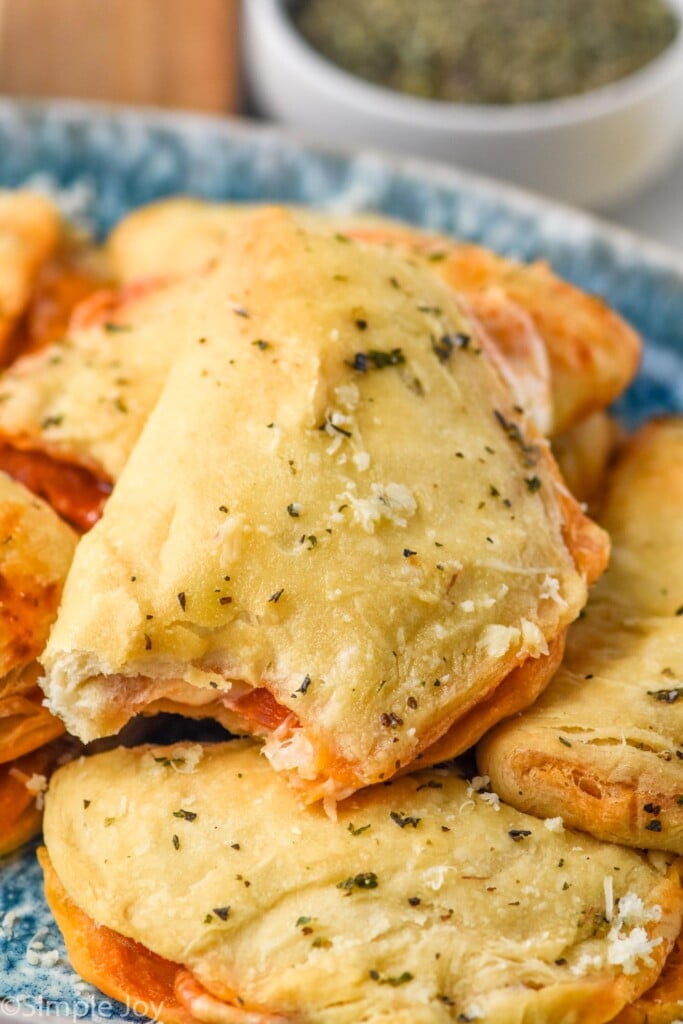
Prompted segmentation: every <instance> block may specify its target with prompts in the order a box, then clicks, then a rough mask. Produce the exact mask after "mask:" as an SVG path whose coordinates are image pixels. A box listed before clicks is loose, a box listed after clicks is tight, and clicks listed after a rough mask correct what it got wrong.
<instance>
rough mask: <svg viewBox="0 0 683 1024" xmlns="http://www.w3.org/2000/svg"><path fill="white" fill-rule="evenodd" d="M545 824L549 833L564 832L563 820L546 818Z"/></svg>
mask: <svg viewBox="0 0 683 1024" xmlns="http://www.w3.org/2000/svg"><path fill="white" fill-rule="evenodd" d="M543 824H544V825H545V827H546V828H547V829H548V832H564V822H563V820H562V818H546V819H545V821H544V822H543Z"/></svg>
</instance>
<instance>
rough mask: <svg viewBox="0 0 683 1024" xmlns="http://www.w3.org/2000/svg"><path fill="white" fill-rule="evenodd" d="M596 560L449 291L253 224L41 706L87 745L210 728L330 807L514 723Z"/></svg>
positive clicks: (344, 244)
mask: <svg viewBox="0 0 683 1024" xmlns="http://www.w3.org/2000/svg"><path fill="white" fill-rule="evenodd" d="M605 558H606V540H605V537H604V534H603V533H602V532H601V531H600V530H599V529H598V528H597V527H596V526H595V525H594V524H592V523H590V521H588V520H587V519H586V518H585V517H584V516H583V514H582V513H581V512H580V510H579V508H578V506H577V505H576V503H575V502H574V500H573V499H572V498H571V497H570V496H569V495H568V493H567V492H566V490H565V488H564V487H563V485H562V484H561V482H560V481H559V478H558V476H557V471H556V467H555V465H554V463H553V461H552V458H551V456H550V454H549V450H548V447H547V444H546V443H545V442H544V441H543V440H542V439H541V438H540V437H539V436H537V435H536V434H534V432H533V429H532V427H531V426H530V425H529V424H528V423H526V422H525V421H524V420H523V419H522V418H520V417H519V416H518V414H517V413H516V412H515V410H514V409H513V408H512V405H511V398H510V395H509V392H508V391H507V389H506V387H505V385H504V382H503V381H502V380H501V379H500V378H499V376H498V374H497V372H496V369H495V366H494V365H493V364H492V363H491V362H490V361H489V358H488V356H487V351H486V349H485V348H483V347H482V346H481V345H480V344H479V342H478V340H477V338H476V336H474V335H473V334H472V332H471V328H470V325H469V324H468V322H467V321H466V320H465V319H464V318H463V317H462V315H461V313H460V311H459V309H458V306H457V304H456V302H455V299H454V296H453V293H452V291H451V290H450V289H449V288H448V287H447V286H446V285H445V284H443V283H442V282H440V281H439V280H438V279H437V278H435V277H434V275H432V274H431V273H429V272H427V271H422V270H420V269H419V268H416V267H414V266H413V265H412V264H411V263H409V262H407V261H406V260H405V259H404V258H402V257H401V256H400V255H397V254H393V253H390V252H384V251H379V250H375V249H372V248H369V247H364V246H358V245H356V244H354V243H353V242H352V241H350V240H349V239H347V238H346V237H343V236H339V237H334V236H323V235H322V234H316V233H308V232H306V231H305V230H303V229H302V228H301V227H299V226H298V225H297V223H296V221H295V220H294V219H293V218H292V217H291V216H290V215H289V214H287V213H286V212H285V211H278V210H267V211H264V212H263V213H261V214H257V215H255V216H254V217H253V218H252V219H251V220H250V221H248V222H247V221H245V223H244V226H243V229H242V232H241V233H240V234H239V237H236V239H235V240H234V242H233V244H231V246H230V247H228V249H227V250H226V253H225V256H224V260H223V261H222V262H221V264H220V266H218V267H217V268H215V270H214V272H213V273H212V274H210V275H208V276H207V277H206V278H205V290H204V299H203V305H202V307H201V310H200V315H199V316H198V317H197V319H196V322H195V333H194V335H193V337H192V339H191V341H190V343H189V344H188V345H187V346H186V348H185V349H184V351H183V353H182V354H181V356H179V358H178V360H177V361H176V363H175V365H174V366H173V368H172V370H171V373H170V375H169V377H168V380H167V382H166V385H165V387H164V390H163V392H162V395H161V398H160V400H159V403H158V404H157V406H156V407H155V409H154V412H153V413H152V415H151V417H150V419H149V420H148V422H147V425H146V427H145V430H144V432H143V434H142V436H141V439H140V441H139V442H138V444H137V446H136V447H135V449H134V451H133V454H132V455H131V458H130V459H129V461H128V463H127V465H126V467H125V469H124V471H123V474H122V475H121V477H120V479H119V481H118V483H117V486H116V488H115V490H114V493H113V495H112V497H111V499H110V500H109V502H108V504H107V507H106V509H105V513H104V517H103V518H102V519H101V520H100V522H99V523H98V524H97V526H96V527H95V529H94V530H93V531H91V533H90V534H89V535H87V536H86V537H84V538H83V540H82V542H81V544H80V545H79V548H78V552H77V555H76V560H75V562H74V566H73V569H72V572H71V574H70V576H69V580H68V583H67V586H66V589H65V593H64V599H63V602H62V606H61V609H60V613H59V617H58V620H57V623H56V626H55V629H54V631H53V633H52V636H51V640H50V643H49V645H48V648H47V651H46V652H45V655H44V658H43V664H44V666H45V669H46V680H45V688H46V692H47V694H48V697H49V702H50V706H51V708H52V709H53V710H54V711H55V713H57V714H59V715H60V716H62V717H63V718H64V720H65V722H66V723H67V726H68V728H69V729H70V730H71V731H72V732H74V733H75V734H76V735H78V736H80V737H81V738H82V739H92V738H94V737H96V736H101V735H103V734H109V733H113V732H115V731H117V730H118V729H119V728H120V727H121V726H122V725H123V724H124V723H125V722H126V721H127V720H128V719H129V718H130V717H131V716H133V715H135V714H137V713H139V712H143V711H144V712H147V713H153V712H154V711H156V710H175V711H182V712H184V713H187V714H192V715H205V716H208V715H211V716H214V717H216V718H217V719H219V720H220V721H223V722H224V723H225V724H227V725H228V726H229V727H231V728H232V729H234V730H238V731H251V732H254V733H256V734H257V735H260V736H262V737H264V738H266V739H267V744H266V748H265V750H266V753H267V755H268V757H269V758H270V759H271V762H272V764H273V765H274V766H275V767H276V768H278V769H279V770H282V771H284V772H286V773H287V774H288V775H290V776H291V778H292V781H293V782H294V783H295V784H296V785H298V786H300V788H301V789H302V791H304V793H305V795H306V798H307V799H311V800H313V799H319V798H322V797H326V796H330V797H337V798H338V797H340V796H342V795H344V794H348V793H350V792H352V791H353V790H354V789H357V788H358V787H360V786H363V785H367V784H369V783H372V782H375V781H377V780H380V779H383V778H388V777H389V776H390V775H392V774H393V773H394V772H396V771H397V770H399V769H400V768H402V767H403V766H405V765H406V764H410V763H411V762H413V761H414V760H415V759H416V758H417V757H419V756H422V757H423V758H428V757H430V754H429V752H428V748H430V747H431V746H432V745H436V744H437V743H438V751H439V756H440V757H441V756H444V754H448V756H451V755H452V754H454V753H456V752H458V751H460V750H462V749H464V747H465V746H468V745H470V744H471V743H472V742H474V740H475V739H476V738H477V737H478V736H479V735H481V732H482V731H483V729H484V728H486V726H487V725H490V724H492V722H493V721H496V720H498V719H499V718H500V716H501V714H505V713H510V711H512V710H515V709H516V708H519V707H522V706H526V705H527V704H528V703H530V702H531V700H533V698H534V696H535V695H536V694H537V693H538V692H539V690H540V689H541V688H542V687H543V685H544V684H545V682H546V681H547V679H548V678H549V675H550V674H551V673H552V671H554V668H555V667H556V664H557V660H558V657H559V654H560V652H561V649H562V643H563V638H564V634H565V630H566V628H567V626H568V624H569V623H570V622H571V621H572V620H573V619H574V618H575V617H576V616H577V615H578V613H579V610H580V609H581V607H582V606H583V604H584V601H585V597H586V583H587V581H590V580H592V579H593V578H594V576H595V575H596V574H597V573H598V572H599V571H600V570H601V569H602V568H603V566H604V562H605ZM494 695H497V696H499V697H500V701H498V700H497V699H496V696H494ZM500 709H502V710H500ZM478 716H479V717H478ZM474 720H477V721H478V722H479V726H478V728H476V729H473V727H472V722H473V721H474ZM444 744H445V746H444ZM434 756H436V755H434Z"/></svg>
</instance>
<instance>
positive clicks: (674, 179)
mask: <svg viewBox="0 0 683 1024" xmlns="http://www.w3.org/2000/svg"><path fill="white" fill-rule="evenodd" d="M597 212H598V213H599V215H600V216H602V217H606V218H607V219H608V220H611V221H613V222H614V223H616V224H620V225H621V226H622V227H625V228H630V229H631V230H632V231H637V232H638V234H641V235H646V236H647V237H649V238H651V239H653V240H654V241H657V242H661V243H663V244H664V245H668V246H669V247H670V248H675V249H678V250H679V251H683V149H681V150H680V151H679V153H678V157H677V159H676V160H675V162H674V163H673V164H672V165H671V167H670V168H669V169H668V170H667V171H665V172H664V175H663V176H662V177H661V178H658V179H657V181H655V182H654V183H653V184H651V185H649V186H648V187H647V189H646V190H645V191H644V192H640V193H639V194H638V195H637V196H635V197H634V198H633V199H631V200H630V201H629V202H626V203H621V204H620V205H619V206H615V207H611V208H605V209H602V210H599V211H597Z"/></svg>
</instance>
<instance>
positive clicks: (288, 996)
mask: <svg viewBox="0 0 683 1024" xmlns="http://www.w3.org/2000/svg"><path fill="white" fill-rule="evenodd" d="M480 790H481V780H474V781H473V784H471V785H468V784H467V783H466V782H464V781H463V780H462V779H459V778H457V777H456V776H455V774H454V773H453V772H452V771H447V770H443V769H442V770H438V771H431V772H430V771H425V772H420V773H418V774H416V775H415V776H412V777H405V778H401V779H399V780H394V781H393V782H392V784H391V785H390V786H388V787H385V786H380V787H377V788H374V789H369V790H365V791H364V792H363V793H360V794H356V795H355V796H354V797H352V798H351V799H350V800H349V801H348V802H347V803H345V804H344V806H343V809H340V816H339V820H338V821H336V822H335V821H331V820H330V819H329V818H327V817H326V816H325V815H324V813H323V811H322V810H321V809H313V810H311V809H307V810H306V809H301V808H300V807H299V806H298V804H297V801H296V799H295V797H294V795H293V794H292V793H291V791H290V790H288V788H287V786H286V785H285V784H284V782H283V780H282V779H280V778H279V777H278V776H277V775H276V773H274V772H273V771H272V770H271V769H270V766H269V765H268V764H267V763H266V761H265V760H264V759H263V758H262V757H261V756H260V754H259V748H258V746H256V745H255V744H253V743H251V742H249V741H234V742H231V743H224V744H214V745H208V746H206V747H204V748H202V747H201V746H199V745H189V746H188V745H176V746H174V747H143V748H137V749H135V750H124V749H118V750H116V751H111V752H109V753H107V754H100V755H96V756H95V757H90V758H87V759H81V760H80V761H78V762H73V763H72V764H70V765H67V766H66V767H65V768H63V769H61V770H59V771H58V772H57V773H56V775H55V776H54V777H53V779H52V782H51V784H50V790H49V792H48V794H47V801H46V812H45V840H46V844H47V849H48V851H49V860H48V858H47V856H43V863H44V865H45V866H46V869H47V871H46V891H47V895H48V899H49V902H50V904H51V906H52V908H53V910H54V912H55V915H56V917H57V920H58V922H59V924H60V927H61V928H62V930H63V932H64V936H65V939H66V943H67V949H68V950H69V953H70V956H71V958H72V963H73V964H74V966H75V967H76V968H77V969H78V970H79V972H80V973H81V974H82V975H83V976H84V977H85V978H86V979H87V980H89V981H92V982H94V983H95V984H97V985H99V986H100V987H101V988H102V989H103V990H104V991H105V992H107V993H109V994H112V995H116V996H118V997H119V998H121V997H126V996H131V995H132V996H133V997H134V998H135V999H136V1000H141V1001H143V1002H144V1003H145V1004H146V1012H148V1013H149V1014H150V1015H152V1016H157V1017H158V1018H160V1019H161V1020H163V1021H165V1022H166V1024H169V1022H170V1024H175V1022H176V1021H183V1022H187V1021H206V1022H207V1024H208V1022H214V1021H226V1022H231V1024H275V1022H282V1024H284V1022H285V1021H291V1020H311V1021H313V1020H314V1021H316V1024H358V1022H360V1021H363V1022H365V1024H380V1022H387V1024H388V1022H389V1021H391V1022H392V1024H394V1022H397V1021H400V1022H404V1024H413V1022H419V1024H446V1022H453V1021H454V1020H458V1019H460V1020H463V1019H485V1020H486V1021H487V1022H488V1024H522V1022H524V1024H545V1022H547V1021H560V1020H576V1021H578V1020H580V1021H582V1022H583V1024H600V1022H603V1021H609V1020H611V1019H612V1018H613V1017H614V1016H615V1015H616V1013H618V1012H619V1011H620V1009H621V1008H622V1007H623V1006H624V1005H625V1004H627V1003H628V1002H630V1001H632V1000H633V999H635V998H637V997H638V996H639V995H640V994H641V993H642V992H643V991H644V990H645V989H647V988H648V987H649V986H650V985H651V984H652V983H653V982H654V981H655V979H656V977H657V975H658V974H659V972H660V970H661V967H662V964H663V962H664V960H665V957H666V956H667V954H668V952H669V950H670V949H671V947H672V946H673V943H674V941H675V938H676V935H677V934H678V930H679V928H680V922H681V915H682V912H683V907H682V900H683V894H682V892H681V888H680V883H679V879H678V875H677V871H676V867H675V865H672V862H671V861H669V862H666V859H665V858H664V863H663V864H660V865H659V867H657V868H655V867H654V866H653V864H652V863H650V861H649V860H648V859H647V858H646V857H644V856H642V855H640V854H638V853H635V852H634V851H630V850H626V849H624V848H619V847H615V846H610V845H608V844H603V843H599V842H596V841H595V840H593V839H591V838H589V837H587V836H579V835H577V834H576V833H572V832H565V831H562V830H561V829H560V830H559V831H554V830H550V829H548V828H547V827H545V826H544V823H543V822H541V821H539V820H538V819H535V818H531V817H530V816H528V815H525V814H521V813H519V812H517V811H514V810H512V809H510V808H509V807H505V806H503V805H501V806H497V805H496V801H495V798H494V797H492V795H491V794H490V793H487V792H484V791H480ZM150 836H153V837H154V842H150ZM672 860H673V858H672ZM132 863H134V864H135V870H134V871H131V864H132Z"/></svg>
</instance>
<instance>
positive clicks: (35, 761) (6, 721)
mask: <svg viewBox="0 0 683 1024" xmlns="http://www.w3.org/2000/svg"><path fill="white" fill-rule="evenodd" d="M75 544H76V537H75V535H74V534H73V532H72V531H71V530H70V529H69V527H68V526H67V525H66V524H65V523H62V522H61V520H59V519H58V517H57V516H56V515H55V513H54V512H53V511H52V510H51V509H50V508H49V507H48V506H47V505H46V504H44V502H42V501H40V500H39V499H38V498H36V497H34V495H32V494H30V493H29V492H28V491H27V490H26V489H25V488H24V487H22V486H21V485H20V484H17V483H15V482H14V481H13V480H10V478H9V477H8V476H6V475H5V474H4V473H0V853H7V851H8V850H10V849H12V848H14V847H15V846H17V845H19V843H21V842H22V841H23V840H24V839H27V838H28V837H29V836H30V835H33V834H34V833H35V832H36V831H38V829H39V827H40V814H39V812H38V810H37V809H36V806H35V802H36V796H37V794H38V792H39V788H36V786H37V785H38V784H39V782H40V779H39V777H41V776H45V775H47V774H48V771H49V769H50V768H51V767H52V766H53V764H54V762H55V760H56V754H57V748H56V747H55V745H54V743H53V741H54V740H56V739H57V737H59V736H61V735H62V733H63V731H64V728H63V726H62V723H61V722H60V721H59V720H58V719H57V718H54V717H53V716H52V715H51V714H50V713H49V711H48V710H47V709H46V708H45V707H43V694H42V691H41V690H40V688H39V686H38V684H37V678H38V675H39V668H38V664H37V662H36V660H35V659H36V657H37V655H38V654H40V652H41V651H42V649H43V647H44V646H45V643H46V641H47V636H48V632H49V629H50V626H51V624H52V621H53V620H54V617H55V615H56V612H57V605H58V603H59V597H60V594H61V590H62V584H63V582H64V579H65V577H66V573H67V569H68V567H69V563H70V562H71V558H72V555H73V551H74V547H75ZM32 779H33V780H34V783H33V784H32V782H31V780H32ZM42 781H43V782H44V778H43V780H42Z"/></svg>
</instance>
